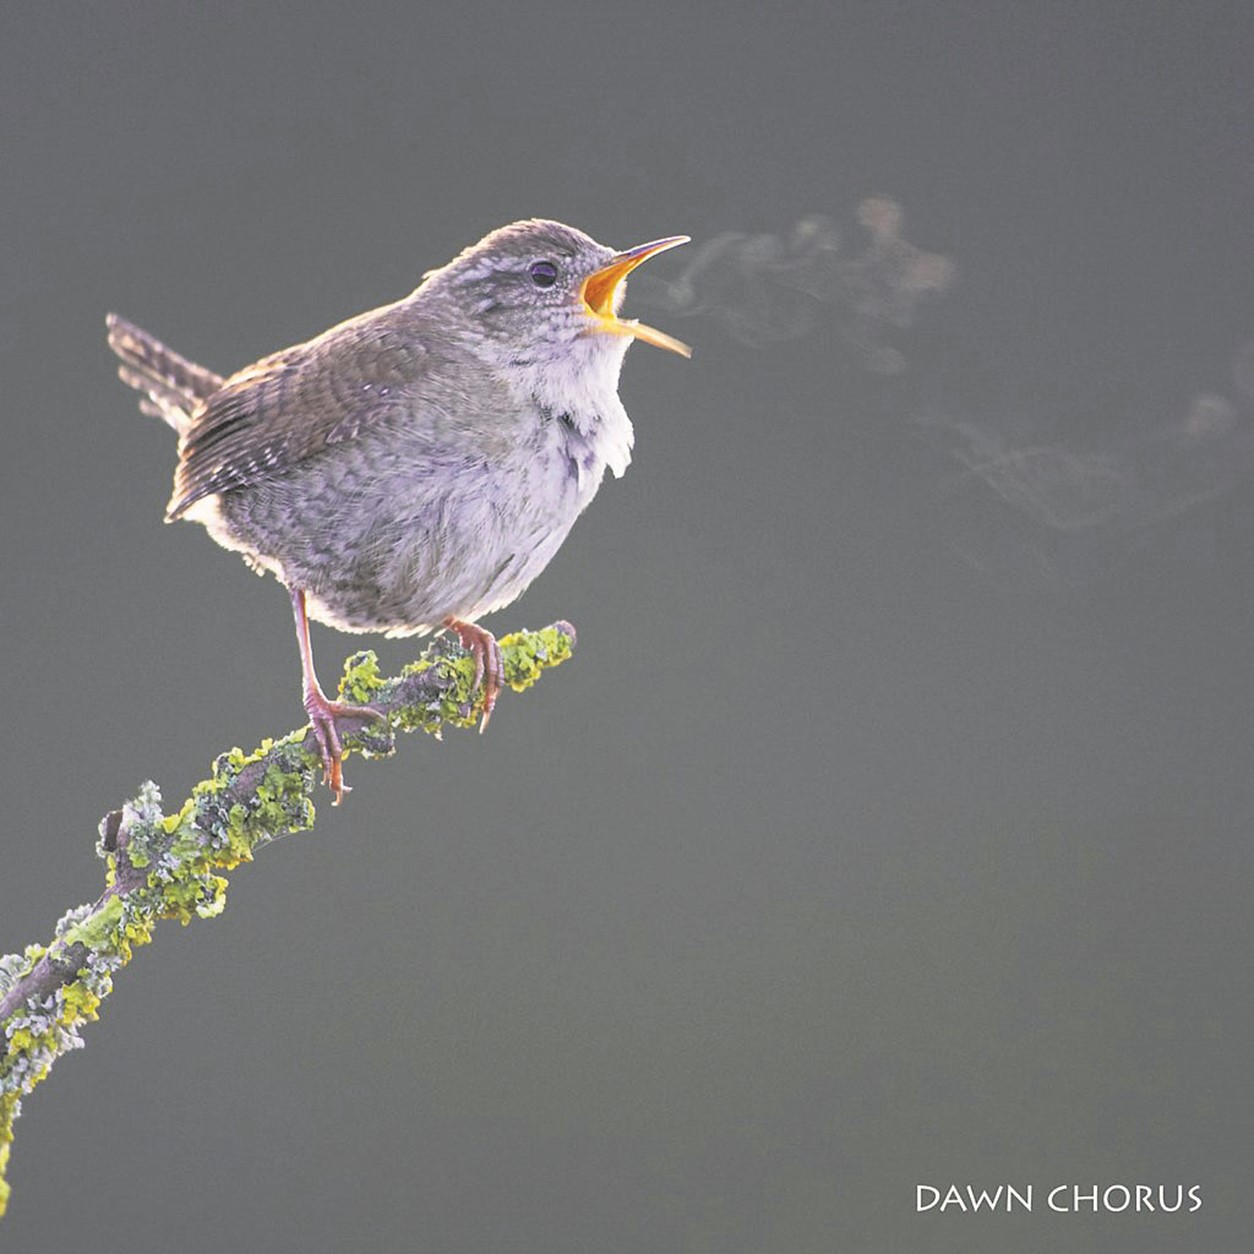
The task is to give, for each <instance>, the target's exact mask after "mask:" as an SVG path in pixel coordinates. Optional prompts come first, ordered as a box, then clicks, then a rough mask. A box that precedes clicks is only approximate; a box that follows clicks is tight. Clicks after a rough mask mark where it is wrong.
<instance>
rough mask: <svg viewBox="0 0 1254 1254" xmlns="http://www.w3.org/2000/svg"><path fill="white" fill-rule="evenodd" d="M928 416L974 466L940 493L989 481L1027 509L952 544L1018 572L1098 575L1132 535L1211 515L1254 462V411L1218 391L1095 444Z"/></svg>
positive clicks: (970, 559) (981, 563) (1237, 368)
mask: <svg viewBox="0 0 1254 1254" xmlns="http://www.w3.org/2000/svg"><path fill="white" fill-rule="evenodd" d="M1250 357H1251V353H1250V349H1249V348H1248V347H1247V348H1246V349H1244V350H1242V353H1239V354H1238V356H1237V360H1236V362H1235V363H1234V367H1233V377H1234V382H1235V383H1236V384H1237V386H1238V390H1239V391H1242V392H1247V394H1248V392H1249V389H1248V388H1247V387H1245V386H1243V368H1244V366H1245V365H1246V364H1248V360H1249V359H1250ZM920 422H921V424H922V426H923V427H924V429H928V430H930V432H931V433H932V435H933V437H934V438H938V439H940V440H941V441H942V443H943V444H944V445H945V447H946V449H947V452H948V455H949V456H951V457H952V458H954V459H955V460H956V461H958V462H959V463H960V464H961V465H962V466H964V467H965V471H964V472H963V473H962V474H961V475H959V476H958V478H956V479H954V480H951V482H950V483H949V485H948V486H947V488H946V489H945V490H944V492H943V493H942V497H944V498H954V497H961V496H963V495H964V494H969V491H970V490H971V489H979V490H980V491H981V492H983V493H985V494H991V497H992V498H995V499H996V500H998V501H1000V502H1002V503H1004V504H1005V505H1008V506H1010V507H1011V508H1012V509H1013V510H1014V511H1016V512H1017V514H1018V516H1019V518H1020V520H1021V526H1020V528H1019V529H1018V532H1017V533H1016V534H1008V533H1007V532H1006V531H1005V530H1004V529H1002V528H989V527H987V526H985V527H983V528H981V529H979V530H977V531H975V532H974V533H972V534H968V535H965V536H962V537H961V538H951V540H950V542H949V547H950V548H951V550H952V551H954V552H955V553H957V554H958V555H959V556H960V557H961V558H962V559H963V560H964V561H966V562H967V563H968V564H970V565H972V566H974V567H976V568H977V569H981V570H986V571H988V572H989V573H998V574H1004V573H1006V568H1007V566H1008V565H1013V566H1014V567H1015V570H1014V571H1013V573H1014V575H1015V576H1016V577H1017V578H1018V579H1019V581H1020V582H1023V581H1024V580H1025V579H1026V580H1027V581H1028V582H1031V583H1034V584H1039V583H1041V582H1046V583H1056V582H1058V581H1059V580H1062V581H1063V582H1075V581H1076V580H1077V579H1080V580H1081V581H1083V580H1086V579H1087V578H1091V577H1095V576H1097V575H1098V574H1100V573H1101V572H1102V570H1103V568H1104V567H1105V566H1108V565H1109V563H1110V562H1112V561H1113V562H1116V563H1117V562H1119V561H1120V560H1121V558H1122V557H1123V556H1124V555H1126V553H1127V552H1128V551H1129V550H1128V548H1127V546H1128V544H1129V543H1131V542H1133V541H1137V542H1138V547H1141V548H1143V547H1144V546H1143V544H1141V543H1139V542H1140V540H1141V538H1142V537H1144V536H1157V537H1159V538H1160V539H1162V538H1165V537H1166V535H1167V532H1166V531H1165V530H1164V528H1168V527H1171V528H1176V526H1177V524H1179V523H1182V522H1183V521H1184V520H1185V519H1186V518H1190V517H1193V518H1200V517H1204V516H1205V511H1206V510H1207V509H1208V508H1216V507H1218V506H1219V504H1220V502H1222V501H1224V500H1225V499H1227V498H1230V497H1233V496H1235V494H1236V491H1237V489H1239V488H1240V487H1241V486H1242V485H1244V484H1245V483H1247V482H1248V481H1249V478H1250V475H1251V471H1252V470H1254V421H1251V415H1250V414H1248V413H1242V411H1241V409H1240V408H1239V407H1238V405H1237V404H1236V403H1234V402H1233V401H1232V400H1229V399H1228V398H1227V397H1226V396H1222V395H1220V394H1218V393H1213V392H1203V393H1200V394H1198V395H1197V396H1196V397H1194V399H1193V401H1192V402H1191V403H1190V405H1189V406H1188V408H1187V410H1186V412H1185V413H1184V414H1182V415H1181V416H1180V417H1179V418H1178V419H1177V420H1175V421H1173V422H1168V423H1165V424H1162V425H1160V426H1158V427H1156V428H1152V429H1150V430H1149V431H1148V432H1145V433H1144V434H1139V435H1127V436H1122V437H1119V438H1111V437H1110V436H1108V435H1106V436H1103V433H1101V432H1096V433H1095V435H1094V437H1093V440H1092V442H1091V443H1090V445H1089V447H1087V448H1076V447H1067V446H1065V445H1063V444H1060V443H1052V444H1049V443H1030V442H1016V441H1012V440H1010V439H1009V438H1007V437H1006V436H1005V435H1004V434H1002V433H1000V432H999V431H997V430H995V429H994V427H993V426H992V424H991V423H987V422H985V423H980V422H976V421H974V420H972V419H970V418H958V419H937V418H934V417H933V418H928V419H922V420H920ZM1186 531H1187V529H1186ZM1186 531H1179V532H1178V535H1177V539H1180V538H1182V537H1184V536H1185V534H1186ZM1197 538H1198V535H1197V533H1196V532H1194V534H1193V539H1194V540H1196V539H1197Z"/></svg>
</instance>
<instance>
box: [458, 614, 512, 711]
mask: <svg viewBox="0 0 1254 1254" xmlns="http://www.w3.org/2000/svg"><path fill="white" fill-rule="evenodd" d="M444 626H445V627H447V628H449V630H450V631H455V632H456V633H457V638H458V640H460V641H461V643H462V648H463V649H466V650H468V651H469V652H470V653H471V654H473V655H474V659H475V677H474V681H473V683H472V684H471V692H472V693H473V692H476V691H478V690H479V688H480V687H482V688H483V720H482V722H480V724H479V732H480V734H482V733H483V732H484V731H486V730H487V727H488V720H489V719H490V718H491V717H492V711H493V710H494V709H495V708H496V698H497V695H498V694H499V693H500V691H501V689H502V688H504V687H505V659H504V657H503V656H502V654H501V646H500V645H499V644H497V642H496V637H495V636H494V635H493V634H492V633H491V632H490V631H488V629H487V628H486V627H480V626H479V625H478V624H477V623H467V622H463V621H462V620H461V619H460V618H447V619H445V620H444Z"/></svg>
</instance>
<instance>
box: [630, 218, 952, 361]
mask: <svg viewBox="0 0 1254 1254" xmlns="http://www.w3.org/2000/svg"><path fill="white" fill-rule="evenodd" d="M902 218H903V215H902V210H901V207H900V205H898V204H897V203H896V202H895V201H893V200H890V199H888V198H887V197H883V196H876V197H872V198H870V199H868V200H864V201H863V202H862V204H861V205H859V207H858V223H859V225H860V228H861V233H862V235H863V236H864V239H863V240H862V241H861V242H860V245H859V247H858V248H857V249H856V250H854V249H850V248H848V247H847V246H846V245H845V243H844V241H843V239H842V236H841V232H840V230H839V228H838V227H837V226H836V224H835V223H834V222H833V221H832V220H831V219H830V218H827V217H824V216H821V215H817V214H812V215H809V216H807V217H804V218H802V219H801V220H800V221H799V222H798V223H797V224H796V225H795V226H794V227H793V228H792V230H791V231H790V232H788V233H787V234H786V235H776V234H761V235H747V234H742V233H739V232H734V231H726V232H724V233H723V234H721V235H716V236H714V237H713V238H712V239H709V240H706V241H705V242H704V243H699V244H697V245H696V246H695V248H694V249H692V250H691V251H690V253H689V255H688V260H687V266H686V268H685V269H684V270H683V272H682V273H681V274H680V275H679V276H678V277H677V278H675V279H671V280H669V281H667V280H663V279H659V278H657V277H656V276H654V275H646V276H643V277H642V278H641V279H639V280H637V282H638V284H639V286H638V288H637V297H638V300H637V303H640V304H644V305H648V306H651V307H652V308H654V309H659V310H661V311H663V312H665V313H666V314H667V315H668V316H681V317H690V316H691V317H695V316H698V315H703V316H705V317H708V318H712V319H714V320H715V321H716V322H719V323H721V324H722V326H723V327H724V328H725V329H726V330H727V331H728V332H729V333H730V334H731V335H732V336H734V337H735V338H736V339H737V340H739V341H740V342H741V343H744V344H749V345H752V346H754V347H760V346H763V345H766V344H770V343H777V342H779V341H781V340H790V339H795V338H796V337H798V336H802V335H805V334H807V333H808V332H810V331H812V330H814V329H815V328H816V327H817V326H819V325H820V324H826V325H830V326H834V327H836V328H837V330H838V332H839V334H840V335H841V337H842V338H843V339H844V340H845V341H846V342H847V343H848V344H849V345H851V346H852V347H853V348H854V349H856V350H857V351H858V352H859V353H860V354H861V355H862V357H863V359H864V361H865V362H866V364H867V365H868V366H869V367H871V368H872V369H874V370H876V371H878V372H880V373H883V374H895V373H897V372H898V371H900V370H901V369H902V368H903V366H904V364H905V362H904V358H903V357H902V354H901V352H900V351H899V350H898V349H896V348H894V347H892V346H890V345H886V344H884V343H883V342H882V341H883V335H884V332H885V330H886V329H887V328H902V327H907V326H909V325H910V324H911V322H912V321H913V319H914V314H915V309H916V307H917V305H918V303H919V301H920V300H922V299H923V298H924V297H926V296H928V295H930V294H933V293H939V292H941V291H943V290H944V289H945V288H946V287H948V286H949V284H950V282H951V281H952V279H953V276H954V273H955V267H954V264H953V262H952V261H950V260H949V259H948V258H947V257H943V256H941V255H939V254H937V253H929V252H925V251H924V250H923V249H921V248H918V247H916V246H915V245H913V244H911V243H908V242H907V241H906V240H905V239H903V238H902V235H901V227H902Z"/></svg>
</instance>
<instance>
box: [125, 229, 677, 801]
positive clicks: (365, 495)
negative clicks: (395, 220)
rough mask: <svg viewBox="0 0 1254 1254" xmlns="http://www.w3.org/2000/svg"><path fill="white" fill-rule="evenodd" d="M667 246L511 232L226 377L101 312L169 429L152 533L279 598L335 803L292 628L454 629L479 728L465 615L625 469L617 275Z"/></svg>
mask: <svg viewBox="0 0 1254 1254" xmlns="http://www.w3.org/2000/svg"><path fill="white" fill-rule="evenodd" d="M682 242H684V241H683V237H674V238H672V239H668V240H662V241H658V242H657V243H655V244H649V245H643V246H641V247H640V248H637V249H631V250H628V251H627V252H625V253H618V254H615V253H614V252H612V251H611V250H610V249H608V248H606V247H604V246H603V245H600V244H597V243H596V242H595V241H593V240H591V239H590V238H589V237H588V236H586V235H584V234H583V233H582V232H580V231H576V230H574V229H573V228H571V227H567V226H563V225H562V224H561V223H556V222H547V221H541V220H532V221H527V222H519V223H514V224H513V225H512V226H509V227H503V228H501V229H500V230H498V231H494V232H492V234H490V235H488V236H486V237H485V238H484V239H483V240H481V241H480V242H479V243H478V244H476V245H474V246H473V247H471V248H468V249H466V250H465V251H464V252H463V253H461V254H460V255H459V256H458V257H456V258H455V259H454V260H453V261H452V262H450V263H449V264H448V265H447V266H444V267H442V268H441V269H439V270H435V271H432V272H430V273H429V274H428V275H427V276H426V278H425V279H424V281H423V283H422V284H421V286H419V287H418V289H417V290H416V291H415V292H414V293H412V294H411V295H410V296H408V297H406V298H404V299H403V300H400V301H397V302H395V303H394V304H392V305H387V306H384V307H383V308H381V309H376V310H372V311H371V312H369V313H365V314H361V315H360V316H359V317H356V318H351V319H349V320H348V321H347V322H343V323H340V324H339V325H338V326H335V327H332V328H331V329H330V330H328V331H326V332H324V333H323V334H322V335H319V336H317V337H315V338H314V339H312V340H309V341H307V342H306V343H303V344H297V345H294V346H293V347H291V348H286V349H283V350H281V351H280V352H277V353H273V354H271V355H270V356H268V357H263V358H262V359H261V360H260V361H258V362H256V363H254V364H253V365H251V366H248V367H246V368H245V369H243V370H241V371H238V372H237V373H236V374H233V375H231V376H230V377H229V378H226V379H222V378H220V377H219V376H218V375H216V374H214V373H213V372H211V371H209V370H206V369H204V368H203V367H201V366H197V365H195V364H194V363H192V362H189V361H187V360H186V359H185V358H182V357H180V356H179V355H178V354H176V353H174V352H173V351H171V350H170V349H167V348H166V347H165V346H164V345H162V344H160V343H159V342H158V341H157V340H155V339H153V337H152V336H150V335H148V334H147V333H146V332H144V331H141V330H140V329H139V328H138V327H135V326H133V325H132V324H130V323H128V322H126V321H124V320H123V319H121V318H119V317H117V316H116V315H111V316H110V319H109V343H110V345H111V346H112V347H113V349H114V351H115V352H116V353H117V354H118V356H119V357H120V358H121V359H122V363H123V364H122V365H121V366H120V368H119V374H120V376H121V378H122V379H123V381H124V382H126V383H128V384H129V385H130V386H132V387H134V388H136V389H138V390H139V391H140V392H142V393H143V395H144V400H142V401H141V408H143V409H145V411H146V412H150V413H155V414H158V415H160V416H161V417H163V418H164V419H165V420H166V421H167V422H168V423H169V424H170V425H171V426H172V427H174V428H175V430H176V431H177V432H178V433H179V464H178V468H177V470H176V472H175V480H174V491H173V494H172V496H171V498H170V503H169V506H168V508H167V512H166V518H167V521H173V520H174V519H178V518H188V519H192V520H194V521H197V522H201V523H203V524H204V525H205V527H206V528H207V529H208V531H209V532H210V534H211V535H212V536H213V537H214V539H215V540H217V541H218V542H219V543H220V544H222V545H223V546H225V547H226V548H229V549H233V550H235V551H237V552H240V553H241V554H242V555H243V556H244V558H245V560H246V561H248V562H249V564H250V565H252V566H253V567H254V568H255V569H257V570H259V571H271V572H272V573H274V574H275V575H276V576H277V577H278V578H279V579H280V580H281V581H282V582H283V583H284V584H286V585H287V587H288V589H289V591H290V593H291V599H292V606H293V611H294V614H295V617H296V626H297V638H298V642H299V644H300V646H301V661H302V672H303V676H304V700H305V708H306V710H307V711H308V712H309V715H310V718H311V720H312V722H313V726H314V729H315V731H316V733H317V735H318V739H319V743H320V744H321V746H322V749H323V758H324V765H325V767H326V774H327V778H328V781H329V782H330V784H331V787H332V789H333V791H334V793H335V797H336V800H337V801H338V800H339V798H340V796H341V795H342V792H343V790H344V785H343V781H342V772H341V767H340V758H341V752H340V742H339V734H338V731H337V729H336V723H335V720H336V718H337V717H344V716H346V715H348V714H353V713H356V715H357V716H358V717H360V716H361V713H362V711H361V710H360V709H357V708H356V707H346V706H343V705H340V704H339V703H336V702H332V701H329V700H328V699H327V697H326V696H325V695H324V694H323V692H322V689H321V687H320V686H319V684H318V680H317V676H316V674H315V672H314V669H313V658H312V654H311V652H310V649H309V643H308V626H307V618H315V619H317V620H319V621H321V622H325V623H328V624H330V625H332V626H334V627H338V628H340V629H342V630H346V631H378V632H384V633H386V634H389V635H410V634H419V633H423V632H427V631H432V630H437V629H439V628H442V627H443V628H449V629H451V630H454V631H456V632H457V633H458V635H459V637H460V638H461V640H462V641H463V643H464V644H466V645H467V647H468V648H471V649H473V650H474V652H475V656H476V659H477V677H476V683H478V682H479V680H480V679H482V681H483V687H484V717H483V723H484V725H486V724H487V720H488V718H489V716H490V715H491V712H492V708H493V705H494V703H495V699H496V694H497V692H498V691H499V689H500V687H501V683H502V675H501V664H500V651H499V649H498V648H497V647H496V642H495V640H494V639H493V638H492V635H491V633H490V632H488V631H486V630H485V629H484V628H482V627H480V626H478V625H477V620H478V619H479V617H480V616H482V615H484V614H487V613H489V612H490V611H492V610H494V609H498V608H500V607H501V606H503V605H506V604H508V603H509V602H510V601H512V600H514V599H515V598H516V597H517V596H518V595H520V594H521V592H522V591H523V589H524V588H526V586H527V585H528V584H529V583H530V582H531V580H532V579H534V578H535V576H536V575H538V574H539V573H540V571H541V570H543V568H544V567H545V566H546V565H547V564H548V562H549V560H550V559H551V558H552V556H553V554H554V553H556V551H557V549H558V547H559V546H560V545H561V543H562V541H563V540H564V539H565V537H566V535H567V533H568V532H569V530H570V528H571V526H572V525H573V523H574V521H575V519H576V518H577V517H578V516H579V514H580V513H581V512H582V511H583V509H585V508H586V507H587V505H588V503H589V502H590V501H591V499H592V497H593V496H594V495H595V493H596V490H597V488H598V486H599V485H600V482H601V478H602V476H603V474H604V471H605V469H606V468H607V467H608V468H610V469H611V470H613V472H614V473H615V474H616V475H621V474H622V473H623V471H624V470H625V469H626V466H627V463H628V462H629V461H630V454H631V445H632V428H631V422H630V420H629V419H628V417H627V414H626V412H625V411H624V410H623V407H622V403H621V402H620V401H619V399H618V392H617V382H618V374H619V370H620V368H621V365H622V360H623V355H624V353H625V352H626V349H627V347H628V345H629V343H630V341H631V339H632V338H640V339H644V340H646V341H648V342H651V343H654V344H657V345H659V346H661V347H664V348H670V349H675V350H677V351H680V352H685V353H686V351H687V350H686V349H685V347H684V346H683V345H681V344H679V343H678V342H677V341H674V340H671V339H670V338H669V337H667V336H665V335H663V334H662V333H661V332H658V331H654V330H653V329H651V328H649V327H643V326H640V325H639V324H637V323H635V322H629V321H623V320H620V319H619V318H618V317H617V309H618V306H619V304H620V303H621V300H622V291H623V279H624V278H625V276H626V274H627V273H628V271H630V270H631V269H633V268H634V267H635V266H636V265H637V264H639V263H640V262H641V261H643V260H644V259H645V258H647V257H649V256H651V255H653V254H654V253H656V252H659V251H661V250H662V249H663V248H666V247H671V246H673V245H674V244H676V243H682Z"/></svg>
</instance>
